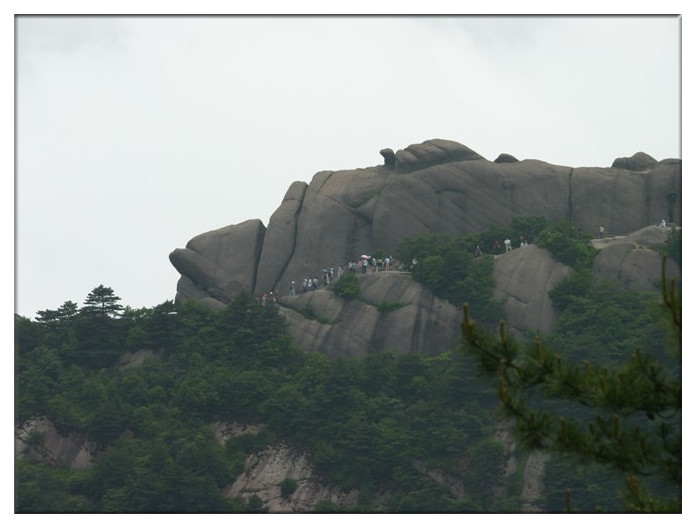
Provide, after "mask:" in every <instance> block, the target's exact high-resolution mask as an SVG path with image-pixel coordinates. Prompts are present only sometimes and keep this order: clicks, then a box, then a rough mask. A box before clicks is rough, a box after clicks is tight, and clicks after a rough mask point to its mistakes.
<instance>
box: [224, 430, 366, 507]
mask: <svg viewBox="0 0 696 528" xmlns="http://www.w3.org/2000/svg"><path fill="white" fill-rule="evenodd" d="M285 479H293V480H295V481H296V482H297V488H296V489H295V491H294V492H293V493H292V495H290V496H289V497H287V498H285V497H283V496H282V494H281V488H280V483H281V482H283V480H285ZM224 493H225V494H227V495H228V496H230V497H239V498H242V499H244V500H249V499H250V498H251V497H252V496H254V495H257V496H258V497H259V498H260V499H261V500H262V501H263V503H264V506H265V507H267V508H268V511H269V512H272V513H290V512H309V511H312V510H313V509H314V508H315V507H316V506H317V504H319V503H320V502H326V501H329V502H332V503H334V504H337V505H341V506H351V505H355V504H356V503H357V499H358V491H357V490H355V491H350V492H344V491H341V490H340V489H338V488H336V487H335V486H332V485H330V484H324V483H322V482H321V481H320V479H318V478H317V476H316V475H315V473H314V469H313V465H312V463H311V460H310V457H309V455H308V454H307V453H301V452H298V451H296V450H294V449H292V448H291V447H289V446H287V445H285V444H282V443H278V444H274V445H271V446H268V447H266V449H264V450H263V451H261V452H259V453H255V454H252V455H249V456H248V457H247V460H246V466H245V468H244V472H243V473H242V475H240V476H239V477H238V478H237V479H236V480H235V481H234V482H233V483H232V484H231V485H230V486H229V487H227V488H226V489H225V490H224Z"/></svg>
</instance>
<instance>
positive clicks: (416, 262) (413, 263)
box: [411, 257, 418, 269]
mask: <svg viewBox="0 0 696 528" xmlns="http://www.w3.org/2000/svg"><path fill="white" fill-rule="evenodd" d="M416 264H418V260H417V259H416V257H413V260H412V261H411V269H413V268H414V267H415V266H416Z"/></svg>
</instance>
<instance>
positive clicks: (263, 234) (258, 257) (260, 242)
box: [230, 226, 268, 301]
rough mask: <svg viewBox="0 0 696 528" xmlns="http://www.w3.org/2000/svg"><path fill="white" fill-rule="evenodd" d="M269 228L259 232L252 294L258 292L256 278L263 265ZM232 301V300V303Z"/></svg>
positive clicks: (252, 275)
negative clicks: (262, 254)
mask: <svg viewBox="0 0 696 528" xmlns="http://www.w3.org/2000/svg"><path fill="white" fill-rule="evenodd" d="M267 230H268V228H267V227H265V226H264V228H263V230H259V231H260V233H259V234H258V235H257V238H256V247H257V248H259V249H258V251H257V252H256V258H255V259H254V269H253V271H252V272H251V291H252V293H253V292H255V291H256V277H257V276H258V274H259V264H260V263H261V253H263V242H264V240H265V238H266V231H267ZM231 300H232V299H230V301H231Z"/></svg>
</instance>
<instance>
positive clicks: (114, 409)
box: [15, 218, 681, 513]
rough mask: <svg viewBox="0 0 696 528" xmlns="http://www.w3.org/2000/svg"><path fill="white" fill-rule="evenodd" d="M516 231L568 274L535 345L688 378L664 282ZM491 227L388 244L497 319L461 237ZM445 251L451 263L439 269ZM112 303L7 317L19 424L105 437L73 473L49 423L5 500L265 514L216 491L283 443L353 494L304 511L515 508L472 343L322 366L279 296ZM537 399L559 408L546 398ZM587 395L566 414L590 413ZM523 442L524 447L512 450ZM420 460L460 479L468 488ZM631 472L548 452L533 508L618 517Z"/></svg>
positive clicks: (114, 299)
mask: <svg viewBox="0 0 696 528" xmlns="http://www.w3.org/2000/svg"><path fill="white" fill-rule="evenodd" d="M517 227H523V228H525V229H527V230H528V231H525V233H527V234H526V236H527V237H528V239H530V240H532V239H535V238H538V241H537V243H538V244H539V245H541V246H543V247H547V248H548V249H549V251H551V252H552V253H553V254H554V256H556V257H557V258H558V259H559V260H561V259H562V258H567V259H569V260H568V261H567V262H569V263H572V265H573V266H574V267H575V268H576V273H575V274H574V275H573V276H572V277H571V278H570V279H568V280H567V281H566V282H564V283H562V284H561V285H560V286H559V287H558V288H557V289H556V290H555V291H554V292H553V295H552V299H553V302H554V303H555V304H556V305H557V306H558V308H559V309H560V310H561V317H560V318H559V321H558V324H557V326H556V328H555V330H554V332H553V333H552V334H551V335H549V336H543V340H544V343H547V344H548V345H549V346H550V347H553V348H554V349H556V350H557V351H558V354H561V355H562V356H563V358H564V360H567V361H569V362H578V363H581V362H583V361H585V362H587V361H589V362H592V363H593V364H594V363H599V364H601V365H606V366H607V368H611V367H613V366H616V365H621V364H622V363H623V362H625V361H627V360H628V359H629V358H630V356H631V354H633V353H634V352H635V349H636V347H638V346H639V347H640V348H641V349H642V350H643V351H644V352H645V353H651V354H653V355H654V357H656V358H657V360H659V361H660V362H661V364H663V365H665V368H666V369H667V370H668V371H669V373H670V375H672V376H674V377H677V378H680V372H681V371H680V365H681V362H680V356H678V357H675V355H674V353H673V350H674V349H675V348H678V347H679V345H680V335H679V336H678V338H677V339H676V341H678V342H677V343H675V338H674V336H673V335H672V332H671V329H670V324H669V314H668V313H666V312H665V311H664V310H662V309H660V306H661V301H662V298H661V297H660V295H659V294H647V293H644V292H631V291H628V290H623V289H621V288H619V287H618V286H617V285H614V284H610V283H605V282H602V283H597V282H595V281H593V280H592V278H591V276H589V275H588V269H589V265H590V264H591V259H592V257H593V254H592V251H591V249H590V247H589V243H588V240H587V238H586V237H583V236H582V234H580V233H579V232H575V235H574V236H573V237H571V238H570V240H571V242H572V243H570V244H568V240H567V239H568V237H567V236H565V237H562V239H563V242H562V243H560V242H559V241H558V240H560V238H554V233H557V232H563V233H565V234H566V235H567V234H568V231H567V230H568V229H572V226H570V227H569V226H568V225H553V226H551V225H548V224H547V223H546V222H545V221H543V219H538V218H531V219H518V220H517ZM494 230H495V228H491V230H489V232H488V233H484V234H481V235H477V237H478V238H475V239H472V238H471V237H464V238H457V237H446V236H444V235H435V234H430V235H424V236H422V237H419V238H413V239H407V240H406V241H404V242H403V243H402V245H401V246H400V247H399V253H400V257H401V258H402V259H403V260H404V261H407V262H408V261H410V257H411V256H412V255H418V254H421V253H422V254H427V255H428V259H426V260H427V261H426V262H421V263H419V267H418V269H417V270H415V271H413V272H412V274H413V278H414V280H418V281H420V282H423V283H424V284H426V285H427V286H428V287H430V288H431V289H432V290H433V291H434V292H435V293H437V294H438V295H441V296H443V297H444V298H446V299H448V300H451V302H453V303H457V304H461V303H463V302H467V303H469V304H470V305H471V306H472V307H473V308H472V311H473V313H477V311H479V312H480V313H482V314H483V320H484V322H486V321H487V323H486V324H487V327H488V328H489V329H490V328H494V327H495V322H496V320H497V319H498V318H499V313H500V312H499V307H498V306H497V305H496V303H495V302H493V301H492V278H491V273H492V257H491V258H489V257H483V258H476V257H475V254H474V251H473V248H475V247H476V245H479V244H483V243H486V241H487V239H486V237H487V236H495V233H494ZM563 230H565V231H563ZM491 233H493V234H492V235H491ZM537 235H538V237H537ZM673 238H674V237H673ZM671 243H672V244H673V246H674V247H673V248H663V249H665V250H666V251H676V249H675V248H676V247H678V248H679V252H680V251H681V250H680V248H681V239H680V238H679V240H678V244H677V243H676V242H674V241H673V240H672V242H671ZM452 252H454V253H455V254H458V255H459V258H458V262H460V263H461V265H460V266H457V267H453V268H454V269H450V268H448V273H450V275H448V276H447V280H446V281H443V280H440V278H441V277H442V273H441V272H442V271H443V267H442V262H449V261H451V259H453V258H455V257H453V253H452ZM558 255H560V256H558ZM679 258H680V253H679ZM420 264H423V265H422V266H420ZM438 270H439V271H438ZM588 277H589V278H588ZM658 280H659V278H658ZM448 288H449V289H448ZM120 301H121V299H120V298H119V297H118V296H117V295H116V294H115V292H114V291H113V290H112V289H111V288H109V287H107V286H104V285H99V286H98V287H96V288H94V289H93V290H92V292H90V294H89V295H88V297H87V298H86V299H85V301H84V302H83V306H82V307H78V305H77V304H76V303H75V302H72V301H66V302H65V303H64V304H63V305H61V306H60V307H58V308H57V309H47V310H44V311H41V312H38V316H37V318H36V320H31V319H29V318H26V317H22V316H19V315H17V316H16V317H15V327H16V331H15V423H16V424H17V425H19V424H22V423H24V422H26V421H27V420H29V419H31V418H32V417H38V416H43V417H47V418H48V419H50V420H51V421H52V423H53V424H54V425H55V426H56V427H57V429H58V430H59V431H60V432H62V433H64V434H67V433H78V434H82V435H85V436H86V437H87V438H89V439H90V440H92V441H94V442H95V443H96V445H97V446H98V449H99V455H98V456H97V457H96V458H95V460H94V463H93V465H92V466H91V467H89V468H88V469H82V470H70V469H69V468H67V467H63V466H61V465H50V464H46V463H45V462H43V461H42V456H41V451H42V445H43V439H42V438H41V435H40V434H36V435H33V436H32V437H30V438H29V439H28V441H27V443H28V444H29V452H30V454H31V456H26V457H21V458H16V460H15V511H16V512H18V513H34V512H79V513H83V512H84V513H87V512H104V513H106V512H110V513H111V512H113V513H116V512H151V513H155V512H211V513H212V512H220V513H225V512H228V513H246V512H249V513H252V512H263V511H264V506H263V503H262V501H261V500H260V499H259V498H258V497H256V496H252V497H251V498H250V499H248V500H240V499H237V498H229V497H227V496H226V495H225V494H224V493H223V490H224V488H225V487H226V486H228V485H229V484H231V483H232V482H233V481H234V480H235V478H236V477H237V476H239V475H240V474H241V473H242V471H243V469H244V465H245V459H246V457H247V456H248V455H249V454H251V453H255V452H258V451H260V450H262V449H263V448H264V447H265V446H267V445H269V444H271V443H273V442H281V441H282V442H284V443H286V444H288V445H291V446H293V447H295V448H297V449H298V450H300V451H307V452H309V453H311V458H312V462H313V464H314V466H315V470H316V472H317V474H318V475H319V477H320V478H322V479H325V480H326V481H327V482H331V483H332V484H333V485H335V486H338V487H340V488H341V489H344V490H358V491H359V499H358V502H357V504H356V505H354V506H351V507H349V508H348V507H340V506H338V505H336V504H332V503H328V502H325V503H320V504H319V505H317V507H316V508H315V511H316V512H371V511H387V512H517V511H520V507H521V499H520V493H521V488H522V484H523V482H522V468H523V466H524V464H523V463H518V464H517V468H518V469H517V470H516V473H515V474H514V475H512V476H511V477H510V478H508V479H506V480H505V483H506V484H505V489H503V490H502V491H501V489H500V482H501V480H500V475H501V474H502V473H503V472H504V470H505V468H504V466H505V463H506V457H505V453H504V446H503V444H502V443H501V441H500V440H499V439H498V437H497V436H496V432H498V431H499V430H500V428H501V422H502V420H503V418H504V416H505V414H504V412H503V409H502V408H501V400H500V395H499V387H498V384H497V383H496V381H495V374H493V375H490V374H488V373H486V372H485V368H482V367H481V365H480V362H479V361H478V360H477V359H476V358H475V357H474V356H473V355H472V354H470V353H467V352H466V351H465V348H466V347H465V346H464V344H463V345H462V347H461V348H458V349H456V350H451V351H448V352H446V353H443V354H440V355H431V356H421V355H414V354H403V353H395V352H393V351H388V350H385V351H383V352H380V353H377V354H369V355H367V356H365V357H363V358H354V359H344V360H329V359H328V358H327V357H326V356H324V355H323V354H318V353H311V354H308V353H305V352H304V351H302V350H300V349H298V348H297V347H296V346H295V345H294V344H293V342H292V340H291V338H290V337H289V335H288V332H287V329H286V322H285V320H284V318H283V317H282V316H281V315H280V314H279V312H278V310H277V307H276V306H275V305H273V304H269V305H267V306H262V305H260V304H259V303H257V302H256V301H255V300H254V298H253V297H252V295H251V294H249V293H245V292H243V293H241V294H239V295H238V296H237V297H236V298H235V299H234V300H233V302H231V303H230V304H229V306H227V308H225V309H224V310H220V311H214V310H210V309H208V308H205V307H203V306H201V305H198V304H196V303H194V302H187V303H184V304H174V303H173V302H170V301H167V302H164V303H162V304H161V305H158V306H155V307H153V308H142V309H132V308H130V307H123V306H122V305H121V304H119V303H120ZM597 314H601V317H599V316H598V315H597ZM529 337H530V339H533V337H534V336H529ZM143 349H148V350H151V351H153V352H154V357H153V358H152V359H150V360H146V361H145V362H144V363H143V364H142V365H141V366H139V367H137V368H124V365H123V364H122V358H123V355H124V354H126V353H129V352H137V351H139V350H143ZM531 398H532V399H534V401H535V402H537V403H538V404H539V403H540V404H542V406H544V405H548V407H549V408H554V409H558V408H559V407H558V403H557V402H556V401H555V400H548V401H547V400H546V395H544V394H541V393H539V394H533V395H532V396H531ZM579 407H580V408H579V409H576V408H575V407H573V408H572V409H571V410H569V411H568V412H569V413H572V415H573V416H576V417H578V419H583V417H584V414H583V413H585V412H586V411H585V410H584V409H583V408H582V406H579ZM560 409H561V410H563V409H564V408H563V407H560ZM680 412H681V408H680V407H679V409H678V413H679V415H678V416H679V420H678V421H679V424H680V423H681V422H680ZM233 421H236V422H239V423H247V424H262V428H261V430H260V431H259V432H258V433H255V434H246V435H242V436H238V437H234V438H232V439H230V440H229V441H227V442H226V443H225V444H224V445H223V444H221V443H220V442H219V441H218V440H217V439H216V437H215V435H214V432H213V428H212V424H213V423H215V422H233ZM679 438H681V433H680V430H679ZM525 453H526V452H525V451H518V452H517V454H516V456H517V457H518V458H519V459H520V460H521V461H523V460H524V456H526V454H525ZM579 456H580V458H578V457H579ZM414 461H419V462H420V463H422V464H419V465H418V467H420V468H422V467H423V466H424V467H427V468H428V469H429V470H433V471H440V472H443V473H446V474H449V475H453V476H454V477H456V478H458V479H460V480H461V482H462V483H463V487H464V489H465V493H464V494H463V497H464V498H462V497H459V498H457V497H455V496H453V494H452V493H451V492H450V491H449V490H448V489H447V487H446V486H444V485H442V484H439V483H438V482H436V481H435V480H434V479H432V478H430V477H428V476H426V475H425V474H424V472H423V471H422V469H420V470H419V469H417V467H416V465H415V464H414ZM580 462H582V463H580ZM626 476H627V471H626V470H625V469H622V468H615V467H612V465H611V464H607V463H602V462H601V461H599V462H589V461H587V458H582V456H581V455H578V454H572V453H563V452H562V451H561V452H555V453H554V454H553V456H552V458H551V460H550V462H549V464H548V465H547V471H546V475H545V477H544V478H545V480H544V486H545V490H546V493H545V496H544V498H543V500H542V502H543V503H542V504H539V505H538V506H539V507H540V509H541V510H542V511H547V512H563V511H588V512H594V511H604V512H616V511H627V510H630V504H629V503H627V500H626V492H625V488H626ZM680 478H681V467H680V468H679V479H680ZM647 482H648V485H649V486H650V489H651V492H652V493H654V494H655V495H656V496H665V497H674V496H678V497H679V498H680V497H681V495H680V494H681V485H680V481H679V483H678V484H675V483H674V482H673V481H668V482H663V480H662V479H661V475H660V474H656V475H655V476H654V477H653V476H650V477H648V480H647ZM278 485H279V486H280V487H281V491H282V493H283V495H284V496H290V495H291V494H292V492H293V491H294V490H295V489H296V487H297V483H296V482H293V481H291V480H286V481H284V482H279V483H278ZM387 492H388V493H387Z"/></svg>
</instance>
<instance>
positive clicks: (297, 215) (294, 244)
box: [273, 178, 328, 289]
mask: <svg viewBox="0 0 696 528" xmlns="http://www.w3.org/2000/svg"><path fill="white" fill-rule="evenodd" d="M327 179H328V178H327ZM308 188H309V187H305V188H304V189H303V190H302V196H300V199H299V202H300V205H299V206H298V207H297V211H295V214H294V215H293V224H294V229H293V232H292V251H291V252H290V254H289V255H288V258H287V259H286V260H285V263H284V264H283V267H282V268H281V270H280V272H279V273H278V276H277V277H276V278H275V280H274V281H273V289H275V288H276V287H277V286H278V282H279V281H280V279H281V278H282V277H283V275H285V270H286V269H288V266H289V265H290V262H291V261H292V259H293V257H294V256H295V248H296V247H297V234H298V233H299V223H300V213H301V212H302V207H303V206H304V199H305V196H307V189H308Z"/></svg>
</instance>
